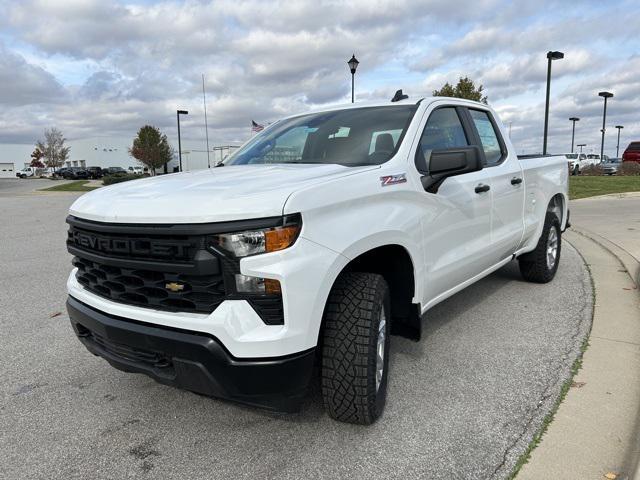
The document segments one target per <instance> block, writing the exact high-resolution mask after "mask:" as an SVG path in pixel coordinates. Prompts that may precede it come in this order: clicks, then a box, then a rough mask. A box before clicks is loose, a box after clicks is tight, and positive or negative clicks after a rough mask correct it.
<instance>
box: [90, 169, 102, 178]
mask: <svg viewBox="0 0 640 480" xmlns="http://www.w3.org/2000/svg"><path fill="white" fill-rule="evenodd" d="M87 173H88V174H89V178H92V179H94V180H96V179H98V178H102V168H100V167H87Z"/></svg>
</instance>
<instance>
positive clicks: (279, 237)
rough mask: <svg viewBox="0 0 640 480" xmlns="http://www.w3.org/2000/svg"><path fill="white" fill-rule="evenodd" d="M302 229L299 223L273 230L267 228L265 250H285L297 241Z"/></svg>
mask: <svg viewBox="0 0 640 480" xmlns="http://www.w3.org/2000/svg"><path fill="white" fill-rule="evenodd" d="M299 231H300V226H299V225H290V226H288V227H280V228H274V229H273V230H267V231H266V232H264V237H265V251H266V252H277V251H278V250H284V249H285V248H288V247H289V246H291V245H292V244H293V242H295V241H296V238H297V236H298V232H299Z"/></svg>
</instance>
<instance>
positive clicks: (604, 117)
mask: <svg viewBox="0 0 640 480" xmlns="http://www.w3.org/2000/svg"><path fill="white" fill-rule="evenodd" d="M598 96H600V97H602V98H604V110H603V112H602V130H601V132H602V141H601V142H600V161H602V160H604V132H605V130H606V129H605V127H604V125H605V122H606V121H607V99H609V98H611V97H613V93H611V92H600V93H598Z"/></svg>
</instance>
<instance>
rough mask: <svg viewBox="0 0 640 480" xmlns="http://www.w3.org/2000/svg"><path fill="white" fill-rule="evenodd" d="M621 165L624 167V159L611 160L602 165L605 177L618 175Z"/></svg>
mask: <svg viewBox="0 0 640 480" xmlns="http://www.w3.org/2000/svg"><path fill="white" fill-rule="evenodd" d="M620 165H622V159H620V158H610V159H609V160H607V161H606V162H604V163H603V164H602V173H603V174H604V175H615V174H616V173H618V169H619V168H620Z"/></svg>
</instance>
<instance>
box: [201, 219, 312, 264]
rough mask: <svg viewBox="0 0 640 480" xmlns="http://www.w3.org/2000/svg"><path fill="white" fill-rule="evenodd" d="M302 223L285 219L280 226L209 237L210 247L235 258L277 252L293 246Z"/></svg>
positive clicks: (298, 220)
mask: <svg viewBox="0 0 640 480" xmlns="http://www.w3.org/2000/svg"><path fill="white" fill-rule="evenodd" d="M301 226H302V222H301V221H300V217H299V215H298V216H294V217H291V218H289V217H285V219H284V220H283V225H282V226H277V227H268V228H261V229H256V230H246V231H243V232H235V233H221V234H219V235H214V236H212V237H210V239H209V242H210V245H211V246H212V247H214V248H221V249H223V250H225V251H227V252H229V253H232V254H233V255H234V256H235V257H238V258H241V257H248V256H249V255H257V254H259V253H267V252H277V251H278V250H284V249H285V248H288V247H290V246H291V245H293V244H294V243H295V241H296V239H297V238H298V234H299V233H300V229H301Z"/></svg>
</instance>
